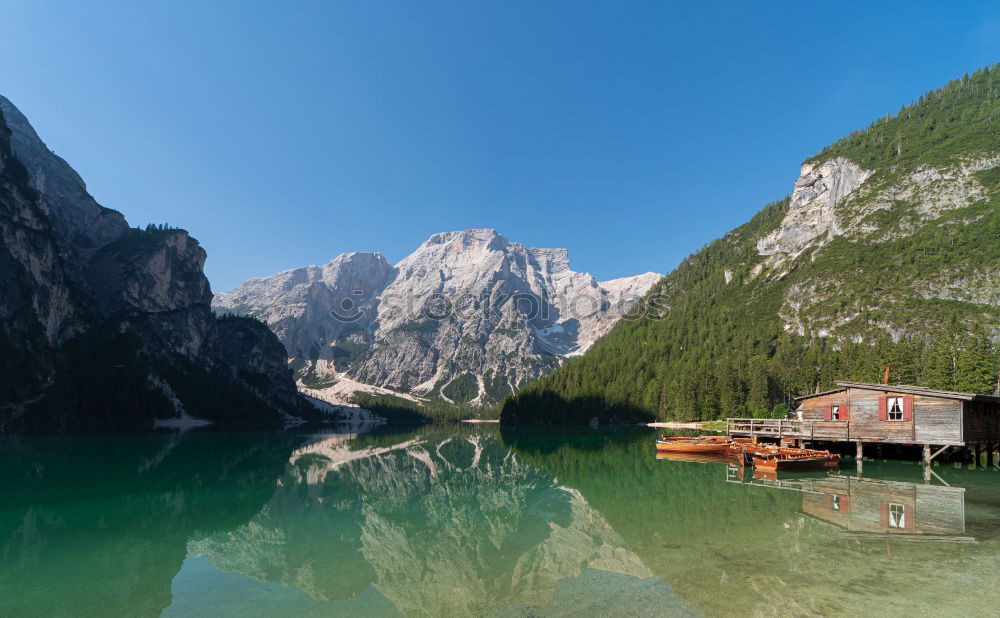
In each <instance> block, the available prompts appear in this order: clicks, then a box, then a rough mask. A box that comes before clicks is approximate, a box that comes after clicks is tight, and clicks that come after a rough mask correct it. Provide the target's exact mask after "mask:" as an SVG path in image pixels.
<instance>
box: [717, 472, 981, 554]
mask: <svg viewBox="0 0 1000 618" xmlns="http://www.w3.org/2000/svg"><path fill="white" fill-rule="evenodd" d="M726 480H728V481H730V482H736V483H744V484H750V485H755V486H760V487H768V488H773V489H784V490H791V491H798V492H801V493H802V512H803V513H804V514H806V515H808V516H810V517H813V518H815V519H818V520H821V521H825V522H827V523H830V524H833V525H835V526H837V527H839V528H842V529H843V531H842V534H843V535H844V536H846V537H851V538H858V539H866V538H868V539H901V540H911V541H945V542H966V543H968V542H975V539H974V538H972V537H967V536H965V488H964V487H951V486H948V485H934V484H930V483H927V482H925V483H912V482H906V481H889V480H882V479H875V478H863V477H856V476H849V475H845V474H827V475H824V476H818V477H812V478H794V477H793V478H780V479H779V478H777V477H776V476H774V475H773V474H772V475H764V474H760V473H758V472H756V471H755V472H754V473H753V474H752V475H749V474H745V473H744V470H743V469H742V468H739V467H737V466H730V467H729V468H728V469H727V479H726Z"/></svg>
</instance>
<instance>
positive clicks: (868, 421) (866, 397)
mask: <svg viewBox="0 0 1000 618" xmlns="http://www.w3.org/2000/svg"><path fill="white" fill-rule="evenodd" d="M885 397H906V398H910V399H911V400H912V402H913V404H912V406H913V407H912V418H911V419H910V420H898V421H890V420H880V419H879V400H880V399H883V398H885ZM964 403H965V402H963V401H962V400H960V399H948V398H944V397H931V396H928V395H913V394H907V393H896V392H891V391H890V392H885V391H881V390H874V389H864V388H857V387H849V388H847V389H846V390H844V391H840V392H834V393H827V394H823V395H817V396H815V397H808V398H805V399H802V400H800V402H799V407H798V408H797V410H798V411H800V412H801V413H802V419H803V420H823V419H824V418H825V410H826V408H827V407H828V406H832V405H839V406H842V411H843V409H846V411H847V420H849V421H850V435H849V439H851V440H863V441H864V440H870V441H887V442H902V443H929V444H947V443H958V442H963V441H971V440H973V439H975V440H983V441H985V440H988V439H991V438H992V439H995V440H1000V419H998V416H997V412H998V411H997V410H996V404H992V403H989V404H976V405H986V406H988V407H989V410H993V412H989V411H987V410H986V409H983V410H980V411H977V412H976V414H975V415H974V416H973V417H972V418H971V419H968V420H967V421H966V425H965V427H964V428H965V429H966V431H968V430H973V431H975V432H976V435H981V436H982V437H978V438H970V437H968V436H967V435H966V436H963V404H964ZM977 410H978V409H977Z"/></svg>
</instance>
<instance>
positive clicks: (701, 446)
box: [656, 436, 732, 455]
mask: <svg viewBox="0 0 1000 618" xmlns="http://www.w3.org/2000/svg"><path fill="white" fill-rule="evenodd" d="M731 444H732V440H730V439H729V437H728V436H663V437H662V438H660V439H659V440H657V441H656V450H657V452H660V453H700V454H717V455H725V454H727V453H728V451H729V447H730V445H731Z"/></svg>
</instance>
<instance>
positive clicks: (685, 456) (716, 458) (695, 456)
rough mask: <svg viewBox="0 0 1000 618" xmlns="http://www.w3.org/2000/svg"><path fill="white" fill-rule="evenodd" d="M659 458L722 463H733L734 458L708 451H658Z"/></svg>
mask: <svg viewBox="0 0 1000 618" xmlns="http://www.w3.org/2000/svg"><path fill="white" fill-rule="evenodd" d="M656 458H657V459H667V460H669V461H687V462H694V463H721V464H732V463H733V458H732V457H730V456H729V455H720V454H706V453H664V452H658V453H656Z"/></svg>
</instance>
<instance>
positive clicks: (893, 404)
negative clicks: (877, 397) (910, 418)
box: [886, 397, 903, 421]
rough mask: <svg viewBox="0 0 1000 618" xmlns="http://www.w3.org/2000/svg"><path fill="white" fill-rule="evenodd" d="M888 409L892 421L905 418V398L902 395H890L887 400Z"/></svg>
mask: <svg viewBox="0 0 1000 618" xmlns="http://www.w3.org/2000/svg"><path fill="white" fill-rule="evenodd" d="M886 409H887V410H888V411H889V416H888V418H889V420H890V421H901V420H903V398H902V397H889V399H888V401H887V402H886Z"/></svg>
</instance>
